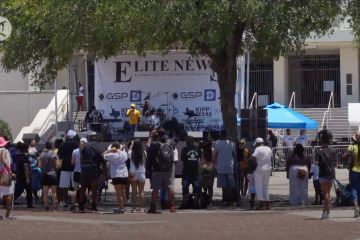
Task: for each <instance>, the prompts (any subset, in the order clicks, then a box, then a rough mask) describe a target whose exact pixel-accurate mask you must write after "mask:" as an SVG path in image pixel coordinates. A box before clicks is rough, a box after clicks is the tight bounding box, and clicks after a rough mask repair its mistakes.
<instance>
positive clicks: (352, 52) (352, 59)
mask: <svg viewBox="0 0 360 240" xmlns="http://www.w3.org/2000/svg"><path fill="white" fill-rule="evenodd" d="M349 73H350V74H352V95H346V74H349ZM340 79H341V85H340V88H341V106H342V107H347V106H348V103H356V102H359V51H358V49H357V48H354V47H341V48H340Z"/></svg>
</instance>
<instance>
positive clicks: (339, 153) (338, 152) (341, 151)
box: [313, 145, 348, 168]
mask: <svg viewBox="0 0 360 240" xmlns="http://www.w3.org/2000/svg"><path fill="white" fill-rule="evenodd" d="M329 147H331V148H333V149H335V151H336V163H337V167H338V168H342V167H343V165H344V164H343V162H342V160H341V156H342V155H343V154H344V153H345V151H346V150H347V148H348V145H330V146H329ZM319 148H321V146H316V147H314V154H313V161H314V160H315V152H316V151H317V149H319Z"/></svg>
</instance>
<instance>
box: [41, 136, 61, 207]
mask: <svg viewBox="0 0 360 240" xmlns="http://www.w3.org/2000/svg"><path fill="white" fill-rule="evenodd" d="M58 160H59V157H58V155H57V154H56V153H55V152H54V151H53V144H52V143H51V142H46V143H45V149H44V151H43V152H42V153H41V155H40V157H39V167H40V168H41V169H42V172H43V177H42V180H41V183H42V186H43V201H44V206H45V211H49V210H50V209H49V207H48V196H49V195H48V194H49V190H50V191H51V198H52V205H53V209H54V210H56V209H57V203H58V199H57V197H56V188H57V186H58V184H59V183H58V179H57V175H56V162H57V161H58Z"/></svg>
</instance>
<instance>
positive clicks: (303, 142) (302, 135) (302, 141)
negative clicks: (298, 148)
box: [295, 129, 309, 147]
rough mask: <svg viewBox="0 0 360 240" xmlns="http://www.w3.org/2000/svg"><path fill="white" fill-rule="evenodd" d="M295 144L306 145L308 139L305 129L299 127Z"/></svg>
mask: <svg viewBox="0 0 360 240" xmlns="http://www.w3.org/2000/svg"><path fill="white" fill-rule="evenodd" d="M295 142H296V144H301V145H303V147H305V146H307V145H308V142H309V139H308V137H307V136H306V131H305V129H301V130H300V135H299V136H298V137H297V138H296V141H295Z"/></svg>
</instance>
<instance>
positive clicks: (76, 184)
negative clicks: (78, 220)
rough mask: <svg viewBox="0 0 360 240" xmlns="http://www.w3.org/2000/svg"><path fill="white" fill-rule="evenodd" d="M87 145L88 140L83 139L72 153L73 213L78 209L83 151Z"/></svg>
mask: <svg viewBox="0 0 360 240" xmlns="http://www.w3.org/2000/svg"><path fill="white" fill-rule="evenodd" d="M86 143H87V139H86V138H81V139H80V146H79V148H77V149H75V150H74V151H73V153H72V158H71V164H73V165H74V166H75V167H74V172H73V176H72V188H73V189H72V190H73V191H72V192H71V203H72V206H71V208H70V210H71V211H74V210H75V209H76V196H77V192H78V191H79V189H80V174H81V151H82V150H83V149H84V147H85V144H86Z"/></svg>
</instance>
